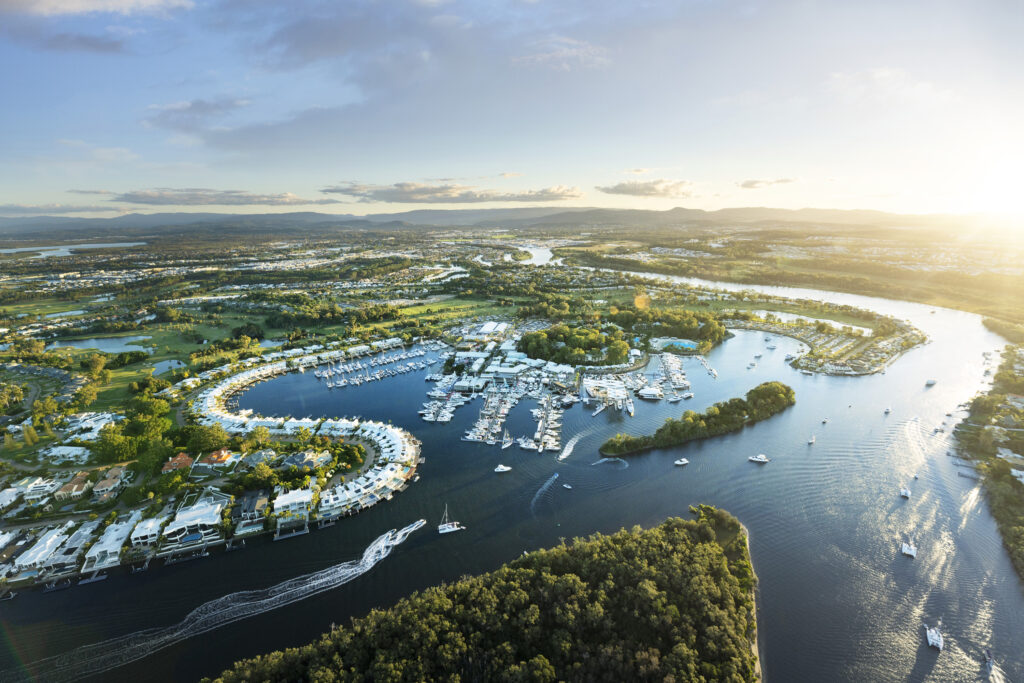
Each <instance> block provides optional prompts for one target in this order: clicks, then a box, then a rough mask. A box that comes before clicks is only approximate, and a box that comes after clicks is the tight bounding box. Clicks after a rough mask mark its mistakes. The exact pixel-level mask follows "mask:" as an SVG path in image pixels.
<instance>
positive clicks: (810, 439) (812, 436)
mask: <svg viewBox="0 0 1024 683" xmlns="http://www.w3.org/2000/svg"><path fill="white" fill-rule="evenodd" d="M817 440H818V439H817V437H816V436H814V434H811V438H809V439H807V445H808V446H813V445H814V442H815V441H817Z"/></svg>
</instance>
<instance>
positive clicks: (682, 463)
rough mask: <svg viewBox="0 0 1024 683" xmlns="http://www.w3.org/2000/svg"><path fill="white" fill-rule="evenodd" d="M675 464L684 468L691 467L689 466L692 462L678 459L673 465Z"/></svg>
mask: <svg viewBox="0 0 1024 683" xmlns="http://www.w3.org/2000/svg"><path fill="white" fill-rule="evenodd" d="M673 464H675V465H679V466H680V467H681V466H683V465H689V464H690V461H689V460H687V459H686V458H679V459H678V460H676V461H675V463H673Z"/></svg>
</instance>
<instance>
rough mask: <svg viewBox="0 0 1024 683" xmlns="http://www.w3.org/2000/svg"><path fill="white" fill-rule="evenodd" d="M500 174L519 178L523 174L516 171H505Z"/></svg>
mask: <svg viewBox="0 0 1024 683" xmlns="http://www.w3.org/2000/svg"><path fill="white" fill-rule="evenodd" d="M498 175H499V176H501V177H502V178H518V177H519V176H521V175H523V174H522V173H517V172H516V171H505V172H504V173H499V174H498Z"/></svg>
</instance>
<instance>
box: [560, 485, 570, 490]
mask: <svg viewBox="0 0 1024 683" xmlns="http://www.w3.org/2000/svg"><path fill="white" fill-rule="evenodd" d="M562 488H563V489H569V490H572V486H570V485H569V484H562Z"/></svg>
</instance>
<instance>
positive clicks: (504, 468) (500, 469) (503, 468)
mask: <svg viewBox="0 0 1024 683" xmlns="http://www.w3.org/2000/svg"><path fill="white" fill-rule="evenodd" d="M494 471H495V472H511V471H512V468H511V467H509V466H508V465H501V464H499V465H498V466H497V467H495V468H494Z"/></svg>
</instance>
